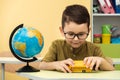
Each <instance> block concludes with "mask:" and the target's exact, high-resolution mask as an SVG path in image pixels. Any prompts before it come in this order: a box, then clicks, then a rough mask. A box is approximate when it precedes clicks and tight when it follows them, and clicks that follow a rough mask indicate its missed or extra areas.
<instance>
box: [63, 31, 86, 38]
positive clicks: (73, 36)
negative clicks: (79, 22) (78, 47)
mask: <svg viewBox="0 0 120 80" xmlns="http://www.w3.org/2000/svg"><path fill="white" fill-rule="evenodd" d="M64 34H65V37H66V38H67V39H74V38H75V36H77V38H78V39H86V38H87V36H88V33H83V32H82V33H78V34H75V33H73V32H66V33H64Z"/></svg>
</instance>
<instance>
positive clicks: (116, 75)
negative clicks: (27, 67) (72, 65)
mask: <svg viewBox="0 0 120 80" xmlns="http://www.w3.org/2000/svg"><path fill="white" fill-rule="evenodd" d="M17 74H18V75H20V76H23V77H27V78H29V79H30V80H120V71H98V72H92V73H63V72H57V71H47V70H41V71H40V72H32V73H31V72H30V73H17Z"/></svg>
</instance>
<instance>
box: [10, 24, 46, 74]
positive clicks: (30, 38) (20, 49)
mask: <svg viewBox="0 0 120 80" xmlns="http://www.w3.org/2000/svg"><path fill="white" fill-rule="evenodd" d="M9 45H10V50H11V52H12V53H13V55H14V56H15V57H16V58H17V59H19V60H21V61H23V62H27V66H25V67H24V69H23V68H22V71H25V72H26V70H28V68H29V69H30V72H31V70H32V69H33V67H30V66H29V64H28V63H29V62H33V61H35V60H37V58H36V57H35V56H36V55H38V54H40V52H41V50H42V49H43V46H44V39H43V36H42V34H41V33H40V32H39V31H38V30H37V29H35V28H33V27H24V26H23V24H21V25H19V26H17V27H16V28H15V29H14V30H13V32H12V33H11V36H10V40H9ZM31 68H32V69H31ZM20 71H21V70H20ZM33 71H38V70H33ZM27 72H29V71H27Z"/></svg>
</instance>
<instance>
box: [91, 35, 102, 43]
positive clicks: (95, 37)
mask: <svg viewBox="0 0 120 80" xmlns="http://www.w3.org/2000/svg"><path fill="white" fill-rule="evenodd" d="M93 36H94V39H93V42H94V43H101V37H102V35H101V34H94V35H93Z"/></svg>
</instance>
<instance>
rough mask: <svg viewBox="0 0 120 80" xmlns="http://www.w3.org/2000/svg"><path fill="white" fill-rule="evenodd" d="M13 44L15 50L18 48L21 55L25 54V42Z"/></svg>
mask: <svg viewBox="0 0 120 80" xmlns="http://www.w3.org/2000/svg"><path fill="white" fill-rule="evenodd" d="M14 46H15V48H16V49H17V50H19V51H20V52H21V53H22V55H23V56H26V54H25V49H26V44H25V43H22V42H15V43H14Z"/></svg>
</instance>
